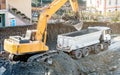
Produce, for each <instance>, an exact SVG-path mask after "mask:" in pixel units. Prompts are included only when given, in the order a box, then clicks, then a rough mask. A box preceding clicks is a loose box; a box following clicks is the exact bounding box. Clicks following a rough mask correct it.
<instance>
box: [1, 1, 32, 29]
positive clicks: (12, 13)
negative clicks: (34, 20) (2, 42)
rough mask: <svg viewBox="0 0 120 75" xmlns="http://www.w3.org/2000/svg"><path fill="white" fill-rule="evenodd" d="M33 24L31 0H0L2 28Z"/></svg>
mask: <svg viewBox="0 0 120 75" xmlns="http://www.w3.org/2000/svg"><path fill="white" fill-rule="evenodd" d="M28 24H31V0H0V27H7V26H17V25H28Z"/></svg>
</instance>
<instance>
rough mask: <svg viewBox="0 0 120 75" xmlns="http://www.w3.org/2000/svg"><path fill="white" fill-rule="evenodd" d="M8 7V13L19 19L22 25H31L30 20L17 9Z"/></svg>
mask: <svg viewBox="0 0 120 75" xmlns="http://www.w3.org/2000/svg"><path fill="white" fill-rule="evenodd" d="M8 6H9V9H8V10H9V12H10V13H11V14H13V15H14V16H16V17H18V18H19V19H21V20H22V21H23V22H24V23H26V24H30V23H31V19H30V18H28V17H27V16H26V15H25V14H24V13H22V12H21V11H19V10H18V9H16V8H15V7H13V6H11V5H8Z"/></svg>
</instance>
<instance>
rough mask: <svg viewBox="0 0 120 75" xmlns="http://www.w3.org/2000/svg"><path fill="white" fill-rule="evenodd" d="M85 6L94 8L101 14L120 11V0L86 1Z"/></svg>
mask: <svg viewBox="0 0 120 75" xmlns="http://www.w3.org/2000/svg"><path fill="white" fill-rule="evenodd" d="M86 5H87V7H93V8H96V9H97V11H99V12H100V13H101V14H106V13H107V12H113V11H120V0H86Z"/></svg>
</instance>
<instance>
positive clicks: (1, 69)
mask: <svg viewBox="0 0 120 75" xmlns="http://www.w3.org/2000/svg"><path fill="white" fill-rule="evenodd" d="M5 71H6V69H5V68H4V67H3V66H2V67H0V75H2V74H3V73H4V72H5Z"/></svg>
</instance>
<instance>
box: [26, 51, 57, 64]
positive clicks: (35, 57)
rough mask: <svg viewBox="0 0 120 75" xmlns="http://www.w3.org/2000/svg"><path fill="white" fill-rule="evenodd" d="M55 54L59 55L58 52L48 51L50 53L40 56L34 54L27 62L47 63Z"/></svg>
mask: <svg viewBox="0 0 120 75" xmlns="http://www.w3.org/2000/svg"><path fill="white" fill-rule="evenodd" d="M57 54H59V51H57V50H50V51H47V52H44V53H42V54H36V55H33V56H31V57H29V58H28V60H27V62H39V61H47V60H49V59H50V60H51V58H52V57H53V56H55V55H57Z"/></svg>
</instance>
